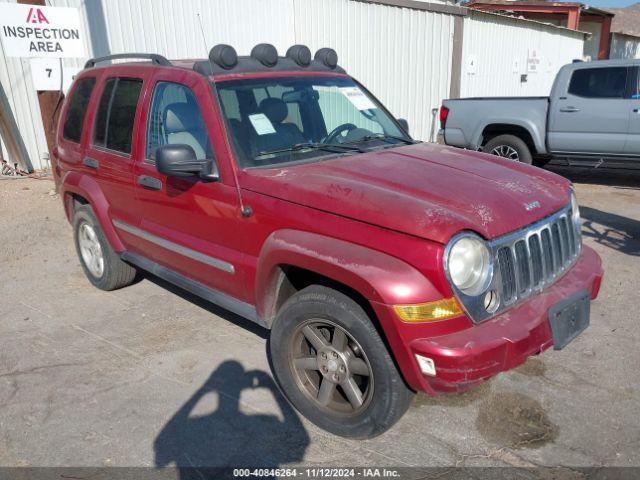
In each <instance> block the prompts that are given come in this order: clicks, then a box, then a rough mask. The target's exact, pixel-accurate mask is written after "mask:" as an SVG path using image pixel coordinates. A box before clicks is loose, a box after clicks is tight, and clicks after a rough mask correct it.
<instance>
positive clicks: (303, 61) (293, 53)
mask: <svg viewBox="0 0 640 480" xmlns="http://www.w3.org/2000/svg"><path fill="white" fill-rule="evenodd" d="M286 56H287V58H289V59H291V60H293V61H294V62H296V63H297V64H298V65H299V66H301V67H308V66H309V65H311V50H309V47H307V46H306V45H293V46H291V47H289V50H287V55H286Z"/></svg>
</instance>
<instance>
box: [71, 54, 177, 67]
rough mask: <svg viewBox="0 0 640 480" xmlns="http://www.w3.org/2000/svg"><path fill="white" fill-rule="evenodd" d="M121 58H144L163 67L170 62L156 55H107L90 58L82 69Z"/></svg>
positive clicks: (169, 64)
mask: <svg viewBox="0 0 640 480" xmlns="http://www.w3.org/2000/svg"><path fill="white" fill-rule="evenodd" d="M123 58H144V59H147V60H151V63H155V64H157V65H164V66H165V67H168V66H171V62H170V61H169V60H167V59H166V58H165V57H163V56H162V55H158V54H156V53H118V54H116V55H107V56H106V57H96V58H92V59H91V60H88V61H87V63H85V64H84V68H93V67H95V66H96V64H98V63H102V62H108V61H110V60H120V59H123Z"/></svg>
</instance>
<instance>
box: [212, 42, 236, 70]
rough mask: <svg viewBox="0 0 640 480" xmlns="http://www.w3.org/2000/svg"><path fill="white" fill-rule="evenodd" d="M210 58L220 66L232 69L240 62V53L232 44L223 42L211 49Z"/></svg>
mask: <svg viewBox="0 0 640 480" xmlns="http://www.w3.org/2000/svg"><path fill="white" fill-rule="evenodd" d="M209 60H210V61H211V62H212V63H215V64H216V65H218V66H219V67H220V68H223V69H225V70H231V69H232V68H233V67H235V66H236V65H237V64H238V54H237V53H236V50H235V48H233V47H232V46H231V45H225V44H223V43H221V44H219V45H216V46H215V47H213V48H212V49H211V50H210V51H209Z"/></svg>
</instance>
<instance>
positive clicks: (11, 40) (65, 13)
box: [0, 3, 85, 58]
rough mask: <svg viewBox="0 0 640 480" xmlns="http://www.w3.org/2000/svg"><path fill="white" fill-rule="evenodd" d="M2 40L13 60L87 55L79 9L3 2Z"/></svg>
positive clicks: (0, 25)
mask: <svg viewBox="0 0 640 480" xmlns="http://www.w3.org/2000/svg"><path fill="white" fill-rule="evenodd" d="M0 37H1V38H2V43H3V45H4V49H5V52H6V54H7V56H9V57H45V58H46V57H49V58H72V57H83V56H84V55H85V48H84V38H83V34H82V31H81V29H80V14H79V12H78V9H76V8H67V7H41V6H37V5H22V4H17V3H0Z"/></svg>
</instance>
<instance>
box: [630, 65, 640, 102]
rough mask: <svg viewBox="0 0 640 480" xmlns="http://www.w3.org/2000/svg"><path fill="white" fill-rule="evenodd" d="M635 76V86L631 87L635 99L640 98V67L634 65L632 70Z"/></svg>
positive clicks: (632, 96)
mask: <svg viewBox="0 0 640 480" xmlns="http://www.w3.org/2000/svg"><path fill="white" fill-rule="evenodd" d="M632 72H633V73H632V74H633V77H634V81H633V87H632V89H631V98H633V99H634V100H637V99H640V68H639V67H634V68H633V70H632Z"/></svg>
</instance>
